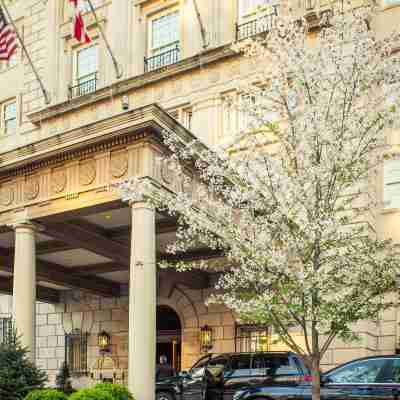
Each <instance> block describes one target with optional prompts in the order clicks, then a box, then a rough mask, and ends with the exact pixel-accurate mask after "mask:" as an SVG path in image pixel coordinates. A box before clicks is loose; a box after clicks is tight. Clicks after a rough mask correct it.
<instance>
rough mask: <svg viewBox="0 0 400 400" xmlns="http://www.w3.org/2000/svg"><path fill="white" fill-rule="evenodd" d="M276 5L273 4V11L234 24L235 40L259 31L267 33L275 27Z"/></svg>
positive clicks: (246, 37) (245, 37)
mask: <svg viewBox="0 0 400 400" xmlns="http://www.w3.org/2000/svg"><path fill="white" fill-rule="evenodd" d="M278 7H279V6H278V5H274V6H273V12H272V13H270V14H266V15H263V16H261V17H259V18H256V19H253V20H251V21H249V22H245V23H243V24H237V26H236V40H237V41H239V40H243V39H248V38H250V37H252V36H255V35H258V34H260V33H268V32H270V31H271V30H272V29H274V28H275V27H276V19H277V16H278Z"/></svg>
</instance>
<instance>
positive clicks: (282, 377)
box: [156, 352, 310, 400]
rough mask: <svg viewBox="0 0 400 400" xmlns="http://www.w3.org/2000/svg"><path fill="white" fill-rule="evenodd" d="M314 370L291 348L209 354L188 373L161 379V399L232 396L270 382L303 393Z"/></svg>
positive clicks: (284, 395)
mask: <svg viewBox="0 0 400 400" xmlns="http://www.w3.org/2000/svg"><path fill="white" fill-rule="evenodd" d="M309 380H310V373H309V371H308V369H307V368H306V367H305V366H304V363H303V361H302V360H301V359H300V358H299V357H298V356H296V354H294V353H291V352H268V353H232V354H221V355H207V356H205V357H203V358H201V359H200V360H199V361H198V362H197V363H196V364H195V365H194V366H193V367H192V368H191V369H190V371H189V372H187V373H181V374H179V376H177V377H174V378H167V379H164V380H161V381H159V382H157V385H156V391H157V396H156V398H157V400H231V399H233V395H234V393H235V392H239V393H241V392H242V393H244V392H245V391H247V390H249V389H251V388H256V387H260V386H263V385H266V384H277V385H279V386H280V387H282V388H284V387H286V388H287V390H283V391H282V395H281V397H282V398H287V394H288V391H290V396H291V397H292V398H293V397H295V396H296V394H298V395H300V394H301V393H303V391H304V389H303V388H302V386H303V384H304V383H305V382H308V381H309Z"/></svg>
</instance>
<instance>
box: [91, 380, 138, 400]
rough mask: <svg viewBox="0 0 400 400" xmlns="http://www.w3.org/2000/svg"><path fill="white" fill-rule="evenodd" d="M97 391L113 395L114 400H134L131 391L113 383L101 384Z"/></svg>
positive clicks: (97, 386)
mask: <svg viewBox="0 0 400 400" xmlns="http://www.w3.org/2000/svg"><path fill="white" fill-rule="evenodd" d="M95 389H100V390H102V391H104V392H108V393H110V394H111V396H112V398H113V400H133V396H132V395H131V394H130V392H129V390H128V389H127V388H126V387H125V386H122V385H114V384H112V383H99V384H97V385H96V386H95Z"/></svg>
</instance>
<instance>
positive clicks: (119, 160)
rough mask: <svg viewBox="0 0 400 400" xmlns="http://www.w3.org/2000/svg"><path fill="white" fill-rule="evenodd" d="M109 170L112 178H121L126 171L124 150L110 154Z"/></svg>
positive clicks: (126, 162)
mask: <svg viewBox="0 0 400 400" xmlns="http://www.w3.org/2000/svg"><path fill="white" fill-rule="evenodd" d="M110 172H111V176H112V177H113V178H122V177H123V176H124V175H125V174H126V173H127V172H128V155H127V153H126V152H123V153H115V154H111V163H110Z"/></svg>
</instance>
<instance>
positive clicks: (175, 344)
mask: <svg viewBox="0 0 400 400" xmlns="http://www.w3.org/2000/svg"><path fill="white" fill-rule="evenodd" d="M181 348H182V327H181V321H180V319H179V316H178V314H177V313H176V312H175V311H174V310H173V309H172V308H171V307H168V306H158V307H157V350H156V355H157V362H158V361H159V359H160V356H163V355H164V356H166V357H167V359H168V364H170V365H171V366H172V367H173V368H174V369H175V371H177V372H178V371H180V370H181Z"/></svg>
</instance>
